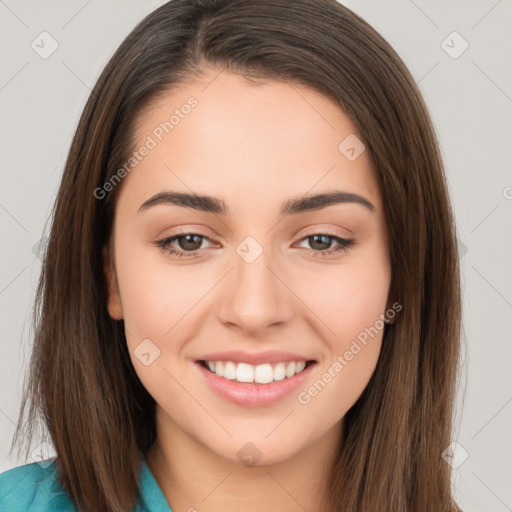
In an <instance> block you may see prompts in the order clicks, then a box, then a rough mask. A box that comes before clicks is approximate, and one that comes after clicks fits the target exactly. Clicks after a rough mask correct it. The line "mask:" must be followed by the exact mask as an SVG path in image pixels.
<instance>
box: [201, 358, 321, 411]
mask: <svg viewBox="0 0 512 512" xmlns="http://www.w3.org/2000/svg"><path fill="white" fill-rule="evenodd" d="M195 364H196V366H197V367H198V368H199V370H200V371H201V374H202V375H203V376H204V378H205V379H206V381H207V382H208V384H209V385H210V386H211V387H212V388H213V389H214V390H215V391H216V392H217V393H218V394H219V395H221V396H222V397H223V398H225V399H227V400H229V401H231V402H233V403H235V404H237V405H243V406H245V407H265V406H267V405H271V404H274V403H276V402H279V400H282V399H283V398H284V397H286V396H288V395H290V394H291V393H293V391H295V390H296V389H297V388H299V387H300V386H301V385H302V384H304V381H305V380H306V379H307V378H308V376H309V374H310V373H311V371H312V369H313V368H314V367H315V366H316V362H315V363H313V364H311V363H310V364H309V365H308V366H307V367H306V368H304V370H302V372H300V373H297V374H295V375H294V376H293V377H288V378H285V379H283V380H278V381H274V382H270V383H269V384H256V383H250V382H247V383H243V382H238V381H236V380H230V379H225V378H224V377H219V376H218V375H217V374H215V373H213V372H211V371H210V370H207V369H206V368H205V367H204V366H203V365H202V364H200V363H199V362H198V361H196V363H195Z"/></svg>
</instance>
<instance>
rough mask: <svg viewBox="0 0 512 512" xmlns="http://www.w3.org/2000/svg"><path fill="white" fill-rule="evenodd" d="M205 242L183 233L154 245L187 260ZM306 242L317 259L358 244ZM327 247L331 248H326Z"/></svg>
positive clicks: (329, 238)
mask: <svg viewBox="0 0 512 512" xmlns="http://www.w3.org/2000/svg"><path fill="white" fill-rule="evenodd" d="M204 240H208V241H211V240H210V239H209V238H208V237H207V236H204V235H199V234H197V233H181V234H179V235H175V236H171V237H168V238H162V239H160V240H157V241H156V242H155V243H154V244H155V245H156V246H157V247H159V248H160V249H162V250H163V251H164V252H166V253H167V254H170V255H172V256H177V257H178V258H183V257H185V258H187V257H193V256H197V255H198V251H199V250H200V249H201V245H202V242H203V241H204ZM304 241H308V242H309V243H310V244H312V246H313V247H315V246H316V249H315V250H309V253H310V254H311V255H313V256H315V257H318V256H325V255H329V254H332V253H335V252H338V251H347V250H348V249H349V248H350V247H352V246H353V245H355V243H356V242H355V240H351V239H347V238H341V237H338V236H335V235H329V234H325V233H318V234H316V233H315V234H310V235H307V236H305V237H304V238H302V239H301V242H304ZM175 242H177V243H178V246H179V247H178V248H177V249H176V248H175V246H173V244H174V243H175ZM333 242H334V243H335V244H336V245H335V248H334V249H331V248H330V246H331V245H332V244H333ZM325 245H327V246H329V247H325Z"/></svg>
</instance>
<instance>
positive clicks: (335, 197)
mask: <svg viewBox="0 0 512 512" xmlns="http://www.w3.org/2000/svg"><path fill="white" fill-rule="evenodd" d="M347 203H353V204H359V205H361V206H363V207H365V208H366V209H368V210H369V211H371V212H373V211H374V210H375V206H374V205H373V204H372V203H371V202H370V201H369V200H368V199H366V198H365V197H362V196H360V195H358V194H353V193H351V192H343V191H341V190H333V191H328V192H324V193H321V194H316V195H310V196H303V197H297V198H291V199H288V200H287V201H285V202H284V203H283V204H282V205H281V210H280V216H285V215H296V214H299V213H303V212H309V211H314V210H320V209H322V208H326V207H327V206H331V205H334V204H347ZM162 204H170V205H176V206H183V207H185V208H192V209H194V210H198V211H201V212H206V213H217V214H220V215H230V211H229V208H228V206H227V205H226V203H225V202H224V201H223V200H222V199H217V198H216V197H211V196H200V195H197V194H188V193H185V192H160V193H158V194H156V195H154V196H152V197H150V198H149V199H148V200H147V201H145V202H144V203H143V204H142V205H141V207H140V208H139V212H142V211H145V210H148V209H149V208H151V207H153V206H157V205H162Z"/></svg>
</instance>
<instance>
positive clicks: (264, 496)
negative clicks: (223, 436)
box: [147, 406, 341, 512]
mask: <svg viewBox="0 0 512 512" xmlns="http://www.w3.org/2000/svg"><path fill="white" fill-rule="evenodd" d="M157 409H158V406H157ZM159 412H160V413H161V414H157V441H156V442H155V443H154V445H153V446H152V447H151V448H150V450H149V451H148V453H147V463H148V466H149V467H150V469H151V471H152V473H153V475H154V476H155V479H156V481H157V482H158V485H159V486H160V488H161V489H162V492H163V494H164V496H165V497H166V499H167V502H168V503H169V505H170V507H171V508H172V510H173V512H193V511H199V512H214V511H219V510H222V511H223V512H235V511H237V512H238V511H240V510H243V511H244V512H261V511H262V510H279V511H280V512H304V511H305V510H307V511H308V512H320V511H321V510H322V504H323V500H324V499H325V498H326V496H327V481H328V477H329V473H330V470H331V466H332V464H333V462H334V457H335V455H336V452H337V448H338V443H339V440H340V435H341V428H340V424H339V423H337V424H335V425H334V426H333V427H332V428H331V429H330V430H329V431H327V432H326V433H325V434H324V435H323V436H322V437H321V438H320V439H318V440H316V441H314V442H312V443H310V444H308V445H307V446H306V447H305V448H303V449H302V450H300V451H298V452H296V453H295V454H293V455H292V456H291V457H289V458H287V459H286V460H283V461H281V462H277V463H274V464H266V465H258V464H255V465H245V464H243V463H242V462H240V461H232V460H229V459H226V458H223V457H221V456H219V455H218V454H216V453H214V452H212V451H211V450H210V449H208V447H206V446H205V445H204V444H201V443H198V442H197V441H196V440H195V439H193V438H191V437H190V436H188V435H187V433H186V432H184V431H183V430H181V429H180V428H179V427H178V426H177V425H176V424H175V423H174V422H172V421H171V420H170V418H169V417H168V416H167V415H166V414H165V413H163V414H162V411H159Z"/></svg>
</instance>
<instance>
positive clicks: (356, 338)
mask: <svg viewBox="0 0 512 512" xmlns="http://www.w3.org/2000/svg"><path fill="white" fill-rule="evenodd" d="M215 76H217V73H213V72H212V73H211V75H210V76H207V77H206V78H203V79H201V81H200V82H197V83H195V84H193V85H191V84H187V85H186V87H185V86H184V87H183V88H182V89H179V90H175V91H173V92H172V93H169V94H167V95H166V96H165V97H161V98H159V99H158V100H155V101H154V102H153V103H152V104H151V105H150V106H149V107H148V108H147V109H146V110H145V111H144V112H143V113H142V115H141V116H140V117H139V119H138V123H137V129H136V140H137V142H136V144H135V146H136V147H135V150H137V151H138V155H139V157H140V159H139V158H137V161H136V162H135V161H132V164H134V163H135V165H133V166H132V167H131V168H130V171H129V172H127V173H126V176H125V177H124V178H123V181H122V183H121V185H118V186H121V189H120V191H119V192H120V193H119V196H118V200H117V204H116V214H115V222H114V230H113V234H112V239H111V243H110V246H109V252H108V253H106V262H107V264H106V274H107V278H108V280H109V289H110V292H109V299H108V308H109V313H110V315H111V316H112V318H115V319H121V318H122V319H124V322H125V328H126V338H127V343H128V348H129V351H130V356H131V359H132V362H133V366H134V368H135V370H136V372H137V374H138V376H139V378H140V380H141V382H142V384H143V385H144V386H145V387H146V389H147V390H148V392H149V393H150V394H151V395H152V396H153V397H154V399H155V400H156V402H157V413H158V418H159V423H158V424H159V427H158V428H159V429H161V428H165V429H169V430H173V431H175V432H179V433H180V435H184V436H186V437H187V438H188V439H193V440H194V441H197V442H198V443H200V444H201V445H202V446H203V447H204V448H206V449H208V450H210V451H211V452H214V453H215V454H217V455H219V456H220V457H223V458H225V459H229V460H232V461H240V460H242V457H244V450H249V451H251V450H254V453H257V454H258V458H259V463H262V464H265V463H266V464H270V463H274V462H278V461H283V460H286V459H288V458H290V457H292V456H293V455H294V454H297V453H298V452H299V451H301V450H304V449H306V448H307V447H308V446H312V445H313V444H314V443H316V442H319V441H320V440H321V439H322V438H324V437H325V436H326V435H327V433H328V432H333V431H337V429H338V428H339V427H340V426H341V422H342V419H343V416H344V415H345V413H346V412H347V410H348V409H349V408H350V407H351V406H352V405H353V404H354V402H355V401H356V400H357V398H358V397H359V396H360V395H361V393H362V392H363V390H364V388H365V386H366V385H367V383H368V381H369V379H370V377H371V375H372V372H373V370H374V368H375V366H376V363H377V359H378V356H379V352H380V347H381V339H382V333H383V329H382V328H383V325H384V322H383V321H382V318H383V315H384V314H385V312H386V310H389V304H388V301H387V299H388V290H389V285H390V278H391V273H390V263H389V255H388V247H387V238H386V225H385V218H384V213H383V205H382V198H381V196H380V190H379V186H378V182H377V178H376V175H375V171H374V169H373V167H372V163H371V161H370V158H369V155H368V152H367V151H364V150H362V147H361V146H359V144H360V142H358V139H356V137H357V130H356V128H355V126H354V125H353V123H352V122H351V120H350V118H349V117H348V116H347V115H346V114H344V113H343V112H342V111H341V110H340V109H339V108H338V107H337V106H336V104H334V103H333V102H331V101H330V100H329V99H327V98H326V97H324V96H323V95H321V94H319V93H317V92H315V91H313V90H310V89H307V88H304V87H298V86H297V85H291V84H288V83H279V82H267V83H265V84H263V85H254V84H251V83H248V82H247V81H245V79H244V78H242V77H240V76H239V75H235V74H229V73H227V72H223V73H221V74H220V75H219V76H217V78H215ZM212 80H213V81H212ZM208 84H209V85H208ZM190 98H193V99H192V100H191V99H190ZM187 105H188V107H187ZM172 115H174V118H172V119H171V122H170V123H172V124H170V123H169V119H170V118H171V116H172ZM165 122H168V124H167V125H165ZM163 127H165V128H163ZM347 137H349V138H348V139H347ZM344 141H345V142H344ZM340 144H341V145H340ZM143 146H145V147H146V148H147V150H143V149H140V148H142V147H143ZM361 150H362V152H361ZM173 193H179V194H191V195H192V198H186V196H184V195H182V196H172V194H173ZM336 193H338V195H335V194H336ZM328 194H333V195H331V196H330V197H331V202H327V203H326V197H328V196H327V195H328ZM317 195H320V197H318V198H316V200H308V198H310V197H312V196H317ZM194 196H208V198H209V199H203V200H198V198H197V197H195V200H194ZM333 198H334V199H333ZM224 352H229V353H228V354H221V353H224ZM202 360H210V362H212V361H213V364H211V366H212V368H213V369H214V370H215V371H218V372H219V374H221V373H222V371H224V372H225V374H226V376H225V377H221V376H220V375H216V374H214V373H212V371H211V370H210V369H208V368H207V366H208V364H207V363H206V364H204V365H203V364H202V363H200V362H198V361H202ZM215 361H218V362H217V363H216V362H215ZM228 361H231V363H230V364H226V363H227V362H228ZM293 361H295V362H299V363H300V362H301V361H303V362H304V363H305V362H308V361H309V362H308V363H307V364H306V366H305V368H304V369H303V370H302V371H300V370H301V367H302V366H304V364H302V365H301V364H299V365H298V366H297V365H292V364H290V363H291V362H293ZM219 362H222V363H223V364H222V365H220V364H219ZM239 362H241V363H242V364H238V363H239ZM247 363H253V364H247ZM269 365H270V366H269ZM221 367H222V369H221ZM258 367H259V369H258ZM261 367H263V369H261ZM294 372H298V373H295V375H294V376H292V375H293V374H294ZM254 375H256V376H257V380H258V381H260V382H252V383H249V382H238V380H241V381H244V380H251V379H252V378H254ZM233 377H235V378H233ZM283 377H285V378H283ZM272 379H273V380H272ZM268 380H272V382H267V381H268ZM283 418H285V419H284V420H283ZM247 443H252V445H248V444H247ZM249 447H250V448H249ZM249 455H250V454H249Z"/></svg>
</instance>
